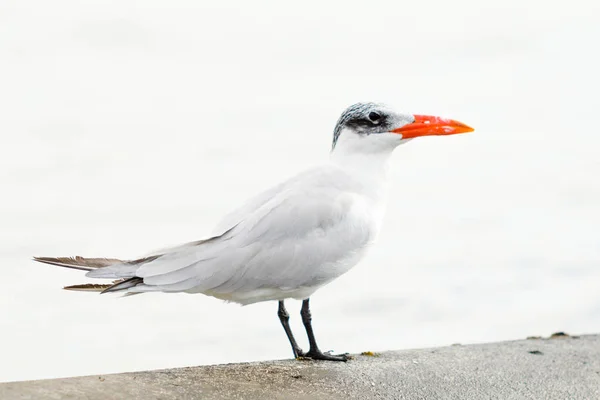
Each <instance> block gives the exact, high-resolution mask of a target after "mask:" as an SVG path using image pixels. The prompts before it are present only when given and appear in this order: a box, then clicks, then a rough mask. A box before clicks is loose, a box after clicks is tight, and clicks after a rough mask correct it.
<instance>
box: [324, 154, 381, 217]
mask: <svg viewBox="0 0 600 400" xmlns="http://www.w3.org/2000/svg"><path fill="white" fill-rule="evenodd" d="M391 155H392V150H391V149H390V150H389V151H386V152H383V153H358V152H345V151H339V149H334V150H333V151H332V152H331V155H330V161H331V163H333V164H334V165H336V166H337V167H338V168H340V169H341V170H342V171H344V172H345V173H346V174H348V175H349V176H350V177H351V178H352V180H353V181H355V182H356V183H357V184H358V186H357V187H356V190H357V192H358V193H360V194H362V195H363V196H366V197H368V198H369V199H371V201H373V202H374V203H373V204H374V205H375V206H382V209H383V208H385V204H386V200H387V194H388V175H389V173H388V171H389V164H390V157H391Z"/></svg>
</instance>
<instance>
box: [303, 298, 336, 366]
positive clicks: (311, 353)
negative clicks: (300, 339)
mask: <svg viewBox="0 0 600 400" xmlns="http://www.w3.org/2000/svg"><path fill="white" fill-rule="evenodd" d="M308 300H309V299H306V300H304V301H303V302H302V310H301V311H300V315H301V316H302V323H303V324H304V328H305V329H306V334H307V335H308V342H309V343H310V350H308V353H306V354H304V357H307V358H312V359H313V360H327V361H348V356H347V355H346V354H339V355H333V354H329V353H323V352H322V351H321V350H319V346H317V341H316V339H315V334H314V332H313V329H312V323H311V322H312V316H311V314H310V308H309V305H308Z"/></svg>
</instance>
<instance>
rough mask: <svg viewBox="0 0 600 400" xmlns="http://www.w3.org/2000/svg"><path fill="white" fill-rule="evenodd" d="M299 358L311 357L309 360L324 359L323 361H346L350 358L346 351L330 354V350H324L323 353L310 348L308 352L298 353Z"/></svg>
mask: <svg viewBox="0 0 600 400" xmlns="http://www.w3.org/2000/svg"><path fill="white" fill-rule="evenodd" d="M296 358H297V359H299V360H305V359H311V360H324V361H343V362H346V361H348V360H349V359H350V356H348V354H347V353H345V354H331V352H330V351H326V352H325V353H323V352H322V351H321V350H319V349H317V350H314V349H310V351H309V352H308V353H300V354H298V357H296Z"/></svg>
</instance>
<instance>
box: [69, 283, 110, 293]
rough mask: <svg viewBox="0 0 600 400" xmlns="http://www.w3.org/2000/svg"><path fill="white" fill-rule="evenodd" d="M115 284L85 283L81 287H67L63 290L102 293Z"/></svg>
mask: <svg viewBox="0 0 600 400" xmlns="http://www.w3.org/2000/svg"><path fill="white" fill-rule="evenodd" d="M113 284H114V283H107V284H98V283H84V284H81V285H71V286H65V287H64V288H63V289H65V290H72V291H74V292H102V291H103V290H106V289H108V288H109V287H111V286H112V285H113Z"/></svg>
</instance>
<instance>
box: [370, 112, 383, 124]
mask: <svg viewBox="0 0 600 400" xmlns="http://www.w3.org/2000/svg"><path fill="white" fill-rule="evenodd" d="M369 119H370V120H371V122H373V123H376V124H377V123H379V120H380V119H381V114H379V113H377V112H375V111H371V112H370V113H369Z"/></svg>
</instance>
